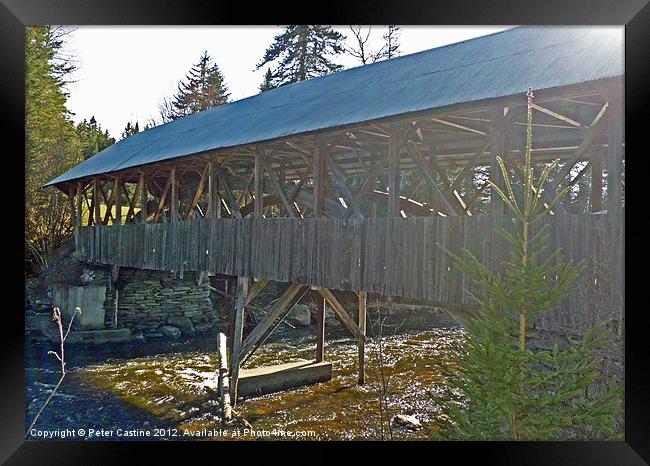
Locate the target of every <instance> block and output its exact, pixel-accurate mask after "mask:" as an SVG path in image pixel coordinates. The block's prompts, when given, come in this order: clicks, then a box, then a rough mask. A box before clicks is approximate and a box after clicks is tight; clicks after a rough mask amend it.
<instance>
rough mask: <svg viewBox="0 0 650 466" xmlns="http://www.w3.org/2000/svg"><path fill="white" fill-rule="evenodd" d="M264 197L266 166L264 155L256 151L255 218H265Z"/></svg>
mask: <svg viewBox="0 0 650 466" xmlns="http://www.w3.org/2000/svg"><path fill="white" fill-rule="evenodd" d="M263 199H264V167H263V162H262V155H261V154H260V153H259V152H256V153H255V218H264V214H263V212H262V210H263Z"/></svg>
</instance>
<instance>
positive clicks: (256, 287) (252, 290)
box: [246, 280, 270, 306]
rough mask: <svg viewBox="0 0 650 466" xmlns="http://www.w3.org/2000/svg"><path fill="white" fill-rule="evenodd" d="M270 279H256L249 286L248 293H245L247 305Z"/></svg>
mask: <svg viewBox="0 0 650 466" xmlns="http://www.w3.org/2000/svg"><path fill="white" fill-rule="evenodd" d="M269 282H270V280H258V281H256V282H254V283H253V286H251V287H249V289H248V294H247V295H246V305H247V306H248V305H249V304H250V302H251V301H253V300H254V299H255V297H256V296H257V295H258V294H260V292H261V291H262V290H263V289H264V288H265V287H266V285H268V284H269Z"/></svg>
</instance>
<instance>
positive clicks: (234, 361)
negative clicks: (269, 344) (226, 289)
mask: <svg viewBox="0 0 650 466" xmlns="http://www.w3.org/2000/svg"><path fill="white" fill-rule="evenodd" d="M236 293H237V294H236V298H235V309H234V313H235V323H234V329H233V330H234V331H233V342H232V351H231V352H230V392H231V393H230V398H231V399H232V403H233V406H234V405H236V404H237V385H238V383H239V367H240V364H239V362H240V353H241V347H242V338H243V335H244V308H245V301H246V295H248V278H246V277H237V291H236Z"/></svg>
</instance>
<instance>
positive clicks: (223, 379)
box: [217, 332, 232, 422]
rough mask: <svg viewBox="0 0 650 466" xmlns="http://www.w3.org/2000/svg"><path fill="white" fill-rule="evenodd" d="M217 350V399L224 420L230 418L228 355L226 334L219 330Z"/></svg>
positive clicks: (226, 420)
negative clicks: (219, 401)
mask: <svg viewBox="0 0 650 466" xmlns="http://www.w3.org/2000/svg"><path fill="white" fill-rule="evenodd" d="M217 352H218V354H219V374H218V377H219V399H220V400H221V412H222V416H223V420H224V422H228V421H230V420H231V419H232V408H231V406H230V383H229V380H228V355H227V353H226V335H224V334H223V333H222V332H219V335H217Z"/></svg>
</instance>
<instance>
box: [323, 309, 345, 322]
mask: <svg viewBox="0 0 650 466" xmlns="http://www.w3.org/2000/svg"><path fill="white" fill-rule="evenodd" d="M325 325H326V326H328V327H341V321H340V320H339V318H338V317H336V314H335V313H334V311H333V310H331V309H330V307H329V306H327V307H326V308H325Z"/></svg>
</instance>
